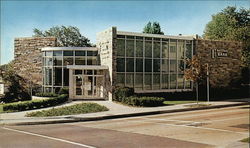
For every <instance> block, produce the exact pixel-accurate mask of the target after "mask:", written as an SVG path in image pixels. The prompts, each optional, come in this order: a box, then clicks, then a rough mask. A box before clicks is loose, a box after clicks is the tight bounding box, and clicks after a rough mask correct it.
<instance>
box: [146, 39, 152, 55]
mask: <svg viewBox="0 0 250 148" xmlns="http://www.w3.org/2000/svg"><path fill="white" fill-rule="evenodd" d="M145 57H148V58H152V42H151V41H146V42H145Z"/></svg>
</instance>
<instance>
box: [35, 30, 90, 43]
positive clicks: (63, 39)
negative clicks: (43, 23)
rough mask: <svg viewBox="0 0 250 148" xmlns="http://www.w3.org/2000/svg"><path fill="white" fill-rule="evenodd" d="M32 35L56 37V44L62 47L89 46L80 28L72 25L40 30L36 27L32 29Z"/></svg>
mask: <svg viewBox="0 0 250 148" xmlns="http://www.w3.org/2000/svg"><path fill="white" fill-rule="evenodd" d="M33 33H34V35H33V36H34V37H51V36H54V37H56V38H57V42H58V45H57V46H63V47H90V46H91V44H90V42H89V39H88V38H86V37H84V36H82V35H81V33H80V30H79V29H78V28H77V27H73V26H68V27H67V26H54V27H52V28H50V29H49V30H45V31H41V30H39V29H37V28H35V29H34V30H33Z"/></svg>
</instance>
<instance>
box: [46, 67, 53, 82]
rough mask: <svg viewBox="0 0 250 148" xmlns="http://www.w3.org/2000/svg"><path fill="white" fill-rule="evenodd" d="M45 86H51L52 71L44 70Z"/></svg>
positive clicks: (49, 69)
mask: <svg viewBox="0 0 250 148" xmlns="http://www.w3.org/2000/svg"><path fill="white" fill-rule="evenodd" d="M45 85H52V69H51V68H45Z"/></svg>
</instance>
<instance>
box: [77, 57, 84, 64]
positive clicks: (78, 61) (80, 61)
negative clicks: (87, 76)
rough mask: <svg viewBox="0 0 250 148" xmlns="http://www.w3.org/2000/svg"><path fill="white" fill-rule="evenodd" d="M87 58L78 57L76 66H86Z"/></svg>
mask: <svg viewBox="0 0 250 148" xmlns="http://www.w3.org/2000/svg"><path fill="white" fill-rule="evenodd" d="M85 61H86V60H85V57H76V58H75V65H85Z"/></svg>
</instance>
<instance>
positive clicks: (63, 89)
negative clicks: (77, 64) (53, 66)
mask: <svg viewBox="0 0 250 148" xmlns="http://www.w3.org/2000/svg"><path fill="white" fill-rule="evenodd" d="M58 94H60V95H62V94H69V88H66V87H63V88H61V89H60V90H59V92H58Z"/></svg>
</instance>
